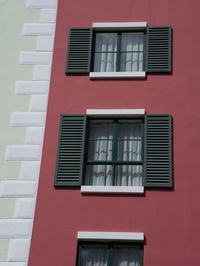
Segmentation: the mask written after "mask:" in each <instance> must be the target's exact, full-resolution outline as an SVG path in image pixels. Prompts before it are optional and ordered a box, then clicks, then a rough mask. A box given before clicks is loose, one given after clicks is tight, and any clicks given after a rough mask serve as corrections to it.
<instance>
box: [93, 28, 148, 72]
mask: <svg viewBox="0 0 200 266" xmlns="http://www.w3.org/2000/svg"><path fill="white" fill-rule="evenodd" d="M117 38H118V34H117V33H96V44H95V58H94V72H116V71H122V72H133V71H136V72H137V71H143V49H144V43H143V42H144V41H143V33H141V32H140V33H137V32H125V33H122V35H121V49H120V51H119V47H117ZM117 51H118V56H119V57H120V58H119V59H120V70H117Z"/></svg>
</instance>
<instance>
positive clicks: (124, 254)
mask: <svg viewBox="0 0 200 266" xmlns="http://www.w3.org/2000/svg"><path fill="white" fill-rule="evenodd" d="M113 265H115V266H141V250H140V248H138V247H134V246H132V247H131V246H127V247H114V248H113Z"/></svg>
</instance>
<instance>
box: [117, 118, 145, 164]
mask: <svg viewBox="0 0 200 266" xmlns="http://www.w3.org/2000/svg"><path fill="white" fill-rule="evenodd" d="M117 160H118V161H141V160H142V124H141V123H140V122H139V123H138V122H134V121H132V122H124V123H119V130H118V145H117Z"/></svg>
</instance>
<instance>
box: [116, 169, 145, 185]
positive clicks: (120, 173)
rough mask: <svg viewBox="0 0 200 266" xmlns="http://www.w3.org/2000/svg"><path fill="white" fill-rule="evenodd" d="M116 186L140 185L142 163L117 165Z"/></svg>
mask: <svg viewBox="0 0 200 266" xmlns="http://www.w3.org/2000/svg"><path fill="white" fill-rule="evenodd" d="M115 185H116V186H142V165H117V166H116V170H115Z"/></svg>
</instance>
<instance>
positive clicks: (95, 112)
mask: <svg viewBox="0 0 200 266" xmlns="http://www.w3.org/2000/svg"><path fill="white" fill-rule="evenodd" d="M86 114H87V115H144V114H145V109H87V110H86Z"/></svg>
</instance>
